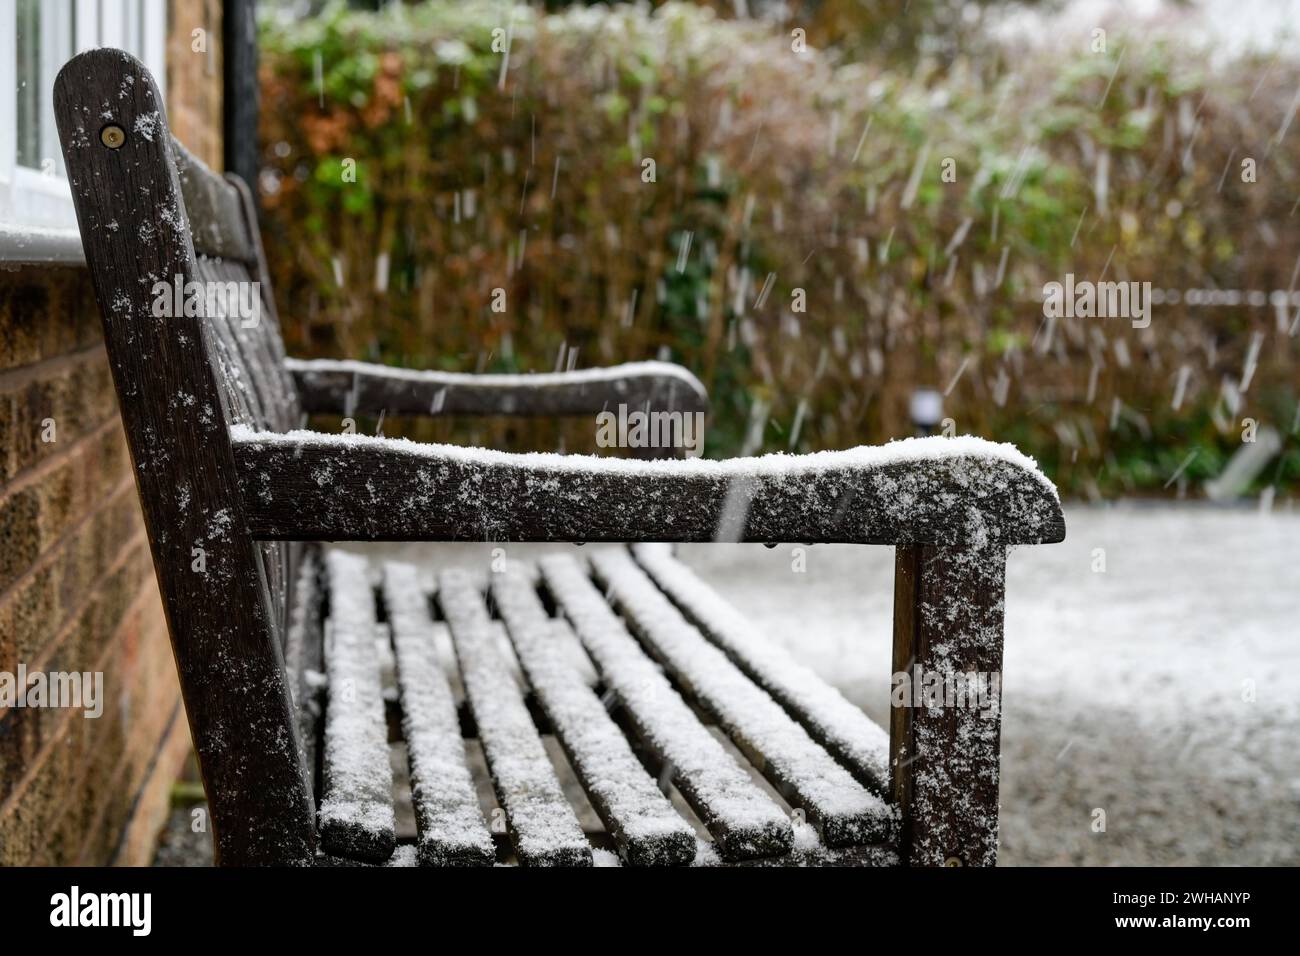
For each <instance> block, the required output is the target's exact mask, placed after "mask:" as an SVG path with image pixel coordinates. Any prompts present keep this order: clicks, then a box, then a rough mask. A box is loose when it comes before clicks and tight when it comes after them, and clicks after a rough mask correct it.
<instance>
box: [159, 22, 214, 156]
mask: <svg viewBox="0 0 1300 956" xmlns="http://www.w3.org/2000/svg"><path fill="white" fill-rule="evenodd" d="M167 23H168V32H167V122H168V123H170V124H171V128H172V132H173V133H174V134H175V135H176V138H177V139H179V140H180V141H181V142H182V143H184V144H185V146H186V148H187V149H189V151H190V152H191V153H193V154H194V155H195V156H197V157H198V158H199V159H201V160H203V161H204V162H205V163H207V164H208V165H209V166H211V167H212V168H213V169H221V167H222V162H221V156H222V142H221V104H222V92H221V85H222V76H221V62H222V61H221V4H220V3H219V2H218V0H169V2H168V4H167ZM195 30H203V32H204V37H203V38H204V40H205V41H206V45H207V53H196V52H195V51H194V31H195Z"/></svg>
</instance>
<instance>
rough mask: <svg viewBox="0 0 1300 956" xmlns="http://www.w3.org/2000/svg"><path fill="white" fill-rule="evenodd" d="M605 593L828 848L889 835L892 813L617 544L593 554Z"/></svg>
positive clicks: (888, 807) (878, 838) (595, 568)
mask: <svg viewBox="0 0 1300 956" xmlns="http://www.w3.org/2000/svg"><path fill="white" fill-rule="evenodd" d="M592 565H593V568H594V570H595V572H596V576H597V577H598V578H599V579H600V581H601V583H602V584H603V586H604V587H605V588H606V591H607V595H608V597H609V600H610V601H611V603H613V604H614V605H615V606H616V607H617V608H618V609H619V610H620V611H621V612H622V613H623V616H624V617H625V618H626V619H627V620H628V621H629V622H630V624H631V625H632V628H633V629H634V630H635V631H636V633H637V634H638V636H640V637H641V639H642V640H643V641H645V642H646V643H647V644H648V645H649V646H650V647H651V648H652V649H653V651H654V654H655V657H656V658H658V659H659V660H661V661H663V662H664V664H665V665H666V666H667V667H668V668H669V670H670V671H671V672H672V673H673V675H674V676H675V677H676V678H677V680H678V681H679V682H680V683H681V684H682V685H683V686H684V687H685V688H687V689H688V691H689V692H690V693H691V694H692V695H693V696H694V697H695V698H696V699H698V700H699V701H700V703H701V704H702V705H703V706H704V707H706V708H707V709H708V710H709V711H710V712H712V714H713V715H714V716H715V717H716V718H717V719H718V722H719V723H720V724H721V725H722V727H723V728H724V729H725V730H726V731H727V733H728V735H729V736H730V737H731V738H732V739H733V740H735V741H736V743H737V745H738V746H740V748H741V750H742V751H744V752H745V753H748V754H755V755H758V757H759V761H758V767H759V769H760V770H762V771H763V772H764V773H765V774H766V775H768V776H769V777H770V778H772V780H773V782H774V784H776V785H777V786H778V788H779V789H780V790H781V791H782V792H783V793H787V794H789V796H788V798H787V799H789V801H790V802H791V804H792V805H794V806H795V807H796V809H802V810H803V811H804V813H805V814H806V815H807V818H808V819H809V820H810V821H811V822H812V823H813V824H814V825H816V827H817V828H818V830H819V832H820V834H821V837H822V839H823V840H824V841H825V843H826V844H827V845H828V846H831V847H838V846H848V845H853V844H859V843H867V842H874V841H880V840H885V839H889V838H891V837H892V836H893V831H894V829H895V827H896V818H895V813H894V810H893V808H892V807H890V806H888V805H887V804H886V803H885V802H884V801H883V800H882V799H881V798H880V797H879V796H878V795H876V794H875V793H872V792H871V791H869V790H867V789H866V788H865V787H863V786H862V785H861V784H860V783H858V782H857V781H856V780H854V779H853V777H852V775H850V774H849V772H848V771H847V770H845V769H844V768H843V767H841V766H840V765H839V764H837V763H836V762H835V761H834V760H833V759H832V758H831V757H830V755H829V754H827V753H826V751H825V750H823V749H822V748H821V747H819V746H818V745H817V743H816V742H815V741H814V740H813V739H812V738H811V737H809V736H808V733H807V731H805V730H804V729H803V727H801V726H800V725H799V724H797V723H796V722H795V721H794V720H793V719H791V717H790V716H789V715H788V714H787V713H786V712H785V711H784V710H782V708H781V706H780V705H779V704H777V703H776V702H775V701H774V700H773V699H772V698H771V697H770V696H768V694H767V693H765V692H764V691H763V690H762V689H761V688H760V687H758V686H756V685H755V684H754V683H753V682H751V681H750V680H749V678H747V677H746V676H745V674H744V673H743V672H742V671H741V670H740V669H739V668H738V667H736V665H735V664H733V663H732V662H731V661H730V660H729V659H728V658H727V656H726V655H725V654H723V653H722V651H721V650H719V649H718V648H717V647H716V646H714V645H713V644H711V643H709V642H708V641H707V640H706V639H705V638H704V636H703V635H702V634H700V632H699V631H698V630H697V629H696V628H694V627H692V626H691V625H690V624H689V623H688V622H687V621H686V620H685V618H683V617H682V615H681V613H680V612H679V611H678V610H677V609H676V608H675V607H674V606H673V605H672V603H671V602H670V601H669V600H668V599H667V598H666V597H664V595H663V594H662V593H661V592H660V591H659V590H658V588H656V587H655V586H654V583H653V582H652V581H651V580H650V579H649V578H648V577H646V574H645V572H644V571H643V570H641V568H639V567H638V566H637V565H636V563H635V562H634V561H633V560H632V558H631V556H630V555H628V553H627V551H626V550H625V549H622V548H615V549H610V550H608V551H602V552H600V553H598V554H595V555H593V557H592Z"/></svg>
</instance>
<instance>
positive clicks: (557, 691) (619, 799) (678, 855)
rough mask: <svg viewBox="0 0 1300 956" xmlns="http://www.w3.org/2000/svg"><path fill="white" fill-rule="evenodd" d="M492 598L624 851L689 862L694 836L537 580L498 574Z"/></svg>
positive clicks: (658, 861)
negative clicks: (604, 699) (587, 671)
mask: <svg viewBox="0 0 1300 956" xmlns="http://www.w3.org/2000/svg"><path fill="white" fill-rule="evenodd" d="M492 598H493V600H494V602H495V604H496V607H497V609H498V611H499V613H500V614H501V617H502V619H503V620H504V621H505V622H506V627H507V629H508V631H509V634H510V637H511V639H512V640H513V641H514V645H515V649H516V651H517V653H518V656H519V661H520V664H521V665H522V667H523V669H524V672H525V674H526V675H527V677H528V681H529V683H530V684H531V685H532V688H533V690H534V692H535V693H536V694H537V699H538V702H539V703H540V704H541V706H542V709H543V711H545V713H546V716H547V719H548V720H549V721H550V723H551V725H552V727H553V728H554V729H555V733H556V735H557V736H558V737H559V738H560V742H561V743H562V744H563V746H564V749H565V752H566V753H567V754H568V755H569V761H570V763H571V764H572V765H573V769H574V770H575V771H576V773H577V775H578V777H579V779H580V780H581V781H582V784H583V787H584V789H585V790H586V791H587V794H588V796H589V798H590V799H591V802H592V805H593V806H594V807H595V809H596V811H597V813H598V814H600V817H601V820H602V822H603V823H604V824H605V829H606V830H607V831H608V832H609V833H610V835H611V836H612V837H613V839H614V841H615V844H616V845H617V846H618V848H619V853H620V855H622V856H623V857H624V859H625V860H626V862H627V863H629V864H630V865H633V866H648V865H672V864H681V863H689V862H690V861H691V860H692V859H694V857H695V832H694V830H693V829H692V828H691V826H690V825H689V824H688V823H687V822H686V821H685V820H683V819H682V818H681V817H680V816H679V815H678V814H677V812H676V811H674V810H673V807H672V804H671V803H669V802H668V799H667V798H666V797H665V796H664V795H663V793H662V792H660V790H659V788H658V786H657V785H656V784H655V781H654V780H653V779H651V777H650V775H649V774H647V773H646V771H645V768H644V767H643V766H642V765H641V762H640V761H639V760H638V759H637V757H636V755H635V754H634V753H633V752H632V748H631V747H630V746H629V745H628V742H627V739H626V738H625V737H624V736H623V733H622V731H620V730H619V728H618V726H617V725H616V724H615V723H614V721H613V719H612V718H611V717H610V716H609V713H608V712H607V711H606V710H605V707H604V705H603V704H602V703H601V702H600V698H598V697H597V696H596V693H595V691H593V690H592V689H591V688H590V687H589V686H588V685H587V683H586V681H585V680H584V679H583V676H582V674H581V673H580V672H579V671H578V670H576V669H575V668H574V667H573V666H572V665H571V664H570V663H569V661H568V660H566V659H565V657H564V656H563V655H564V651H563V649H562V645H560V644H559V643H558V642H557V641H556V640H555V639H554V628H553V627H552V622H551V619H550V618H549V617H548V616H547V614H546V611H545V609H544V608H543V607H542V603H541V601H540V600H539V599H538V597H537V594H536V592H535V591H534V590H533V585H532V582H530V581H528V580H527V579H525V578H524V577H523V576H522V575H520V574H519V573H518V572H514V571H507V572H505V573H501V574H494V575H493V576H492Z"/></svg>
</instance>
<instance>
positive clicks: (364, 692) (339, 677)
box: [320, 551, 396, 860]
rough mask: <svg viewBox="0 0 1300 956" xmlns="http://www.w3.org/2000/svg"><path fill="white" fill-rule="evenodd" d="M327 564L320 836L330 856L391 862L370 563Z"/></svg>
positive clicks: (389, 775) (389, 777)
mask: <svg viewBox="0 0 1300 956" xmlns="http://www.w3.org/2000/svg"><path fill="white" fill-rule="evenodd" d="M326 566H327V568H328V573H329V582H330V618H329V622H328V630H327V639H326V642H325V665H326V669H327V672H328V676H329V703H328V706H327V708H326V711H325V761H324V777H325V781H324V782H325V790H324V795H323V798H322V799H321V802H320V828H321V838H322V843H323V845H324V846H325V848H326V849H327V850H329V851H330V852H337V853H339V854H341V855H344V856H356V857H359V858H362V859H370V858H373V859H375V860H384V859H387V858H388V856H390V855H391V854H392V851H393V846H394V843H395V835H394V834H395V826H396V819H395V815H394V813H393V772H392V767H391V765H390V763H389V757H388V733H387V724H386V723H385V718H384V701H383V696H382V694H381V692H380V683H379V666H378V661H377V659H376V656H375V618H374V600H373V595H372V593H371V590H370V586H369V582H368V580H367V578H366V560H365V558H362V557H358V556H357V555H353V554H348V553H346V552H342V551H330V552H329V554H328V556H327V558H326Z"/></svg>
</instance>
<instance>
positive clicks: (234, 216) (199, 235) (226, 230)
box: [163, 130, 254, 263]
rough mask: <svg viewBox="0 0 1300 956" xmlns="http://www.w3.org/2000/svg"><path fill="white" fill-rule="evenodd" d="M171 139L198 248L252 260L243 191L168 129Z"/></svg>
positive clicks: (195, 243) (248, 260)
mask: <svg viewBox="0 0 1300 956" xmlns="http://www.w3.org/2000/svg"><path fill="white" fill-rule="evenodd" d="M163 135H165V136H167V138H168V139H169V140H170V141H171V148H172V156H173V159H174V162H175V164H176V173H177V176H178V177H179V179H180V186H181V193H182V194H183V195H184V197H185V209H186V211H187V212H188V214H189V219H190V228H191V229H192V230H193V234H192V235H193V241H194V249H195V251H196V252H198V253H199V254H200V255H204V256H220V257H222V258H224V259H237V260H239V261H240V262H245V263H247V262H252V261H253V259H254V252H253V249H252V245H251V243H250V242H249V241H248V232H247V230H246V229H245V228H244V221H243V219H244V213H243V209H242V205H241V201H240V198H239V194H238V193H237V192H236V191H235V190H234V188H233V187H232V186H231V185H230V184H229V183H228V182H226V181H225V180H224V179H222V177H221V176H220V175H219V174H217V173H214V172H213V171H212V170H211V169H209V168H208V167H207V166H206V165H204V164H203V162H202V161H201V160H199V159H198V158H197V157H196V156H194V155H193V154H192V153H191V152H190V151H189V150H187V149H186V148H185V147H184V146H182V145H181V142H180V140H178V139H176V138H175V137H173V136H171V135H170V134H169V133H166V131H165V130H164V131H163Z"/></svg>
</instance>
